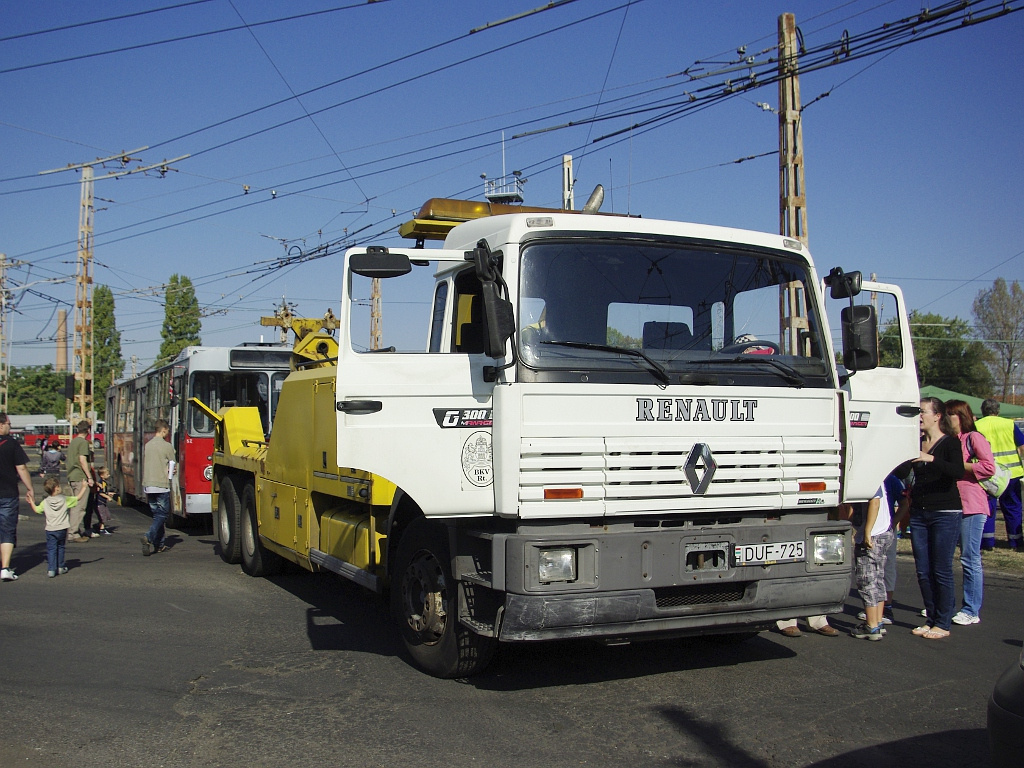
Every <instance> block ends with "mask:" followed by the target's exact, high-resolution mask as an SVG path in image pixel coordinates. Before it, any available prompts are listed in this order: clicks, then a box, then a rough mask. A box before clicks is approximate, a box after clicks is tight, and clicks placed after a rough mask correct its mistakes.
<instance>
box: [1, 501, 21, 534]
mask: <svg viewBox="0 0 1024 768" xmlns="http://www.w3.org/2000/svg"><path fill="white" fill-rule="evenodd" d="M20 502H21V497H20V496H5V497H3V498H0V544H14V545H15V546H17V544H18V507H19V504H20Z"/></svg>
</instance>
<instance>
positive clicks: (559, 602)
mask: <svg viewBox="0 0 1024 768" xmlns="http://www.w3.org/2000/svg"><path fill="white" fill-rule="evenodd" d="M736 586H737V587H740V585H736ZM849 589H850V574H849V573H848V572H847V573H830V574H822V575H813V576H808V575H802V576H799V577H795V578H781V579H770V580H763V581H753V582H748V583H746V584H744V585H742V588H741V590H740V591H738V592H737V593H736V595H734V596H739V599H738V600H729V601H728V602H722V603H718V604H714V603H712V604H706V603H704V602H703V600H702V598H700V597H699V596H698V595H699V593H698V592H697V591H696V590H694V591H693V595H694V596H695V599H697V600H698V602H697V603H696V604H693V605H687V604H686V603H687V602H688V597H687V594H686V592H685V591H684V590H682V589H674V590H673V589H665V590H659V589H628V590H621V591H617V592H605V593H599V594H591V595H520V594H506V595H505V604H504V610H503V611H502V612H501V619H500V629H499V634H498V637H499V639H501V640H504V641H527V640H555V639H559V638H579V637H593V638H618V637H639V636H648V637H658V636H662V637H677V636H684V635H698V634H708V633H714V632H715V631H721V632H731V631H742V630H743V629H757V628H763V627H765V626H767V625H769V624H771V623H772V622H774V621H776V620H779V619H792V618H800V617H804V616H815V615H819V614H827V613H836V612H838V611H841V610H842V607H843V602H844V600H845V598H846V595H847V594H848V592H849ZM680 601H681V602H682V603H683V604H682V605H677V604H676V603H678V602H680ZM666 603H668V604H669V607H662V606H665V605H666Z"/></svg>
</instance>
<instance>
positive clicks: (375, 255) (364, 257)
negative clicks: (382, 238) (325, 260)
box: [348, 245, 412, 278]
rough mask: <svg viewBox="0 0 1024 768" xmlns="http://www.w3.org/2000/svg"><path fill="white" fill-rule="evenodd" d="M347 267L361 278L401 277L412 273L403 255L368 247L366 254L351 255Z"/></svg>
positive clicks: (409, 264)
mask: <svg viewBox="0 0 1024 768" xmlns="http://www.w3.org/2000/svg"><path fill="white" fill-rule="evenodd" d="M348 267H349V269H351V270H352V272H353V273H355V274H357V275H360V276H361V277H376V278H387V277H401V276H402V275H407V274H409V273H410V272H412V263H411V262H410V261H409V257H408V256H406V255H405V254H403V253H390V252H389V251H388V249H387V248H382V247H380V246H372V245H371V246H370V247H368V248H367V249H366V253H353V254H352V257H351V258H350V259H349V260H348Z"/></svg>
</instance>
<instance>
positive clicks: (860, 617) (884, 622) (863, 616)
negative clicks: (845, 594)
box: [857, 611, 892, 634]
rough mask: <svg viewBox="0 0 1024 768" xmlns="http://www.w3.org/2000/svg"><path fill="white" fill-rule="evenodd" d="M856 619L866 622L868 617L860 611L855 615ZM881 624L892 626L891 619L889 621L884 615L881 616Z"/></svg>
mask: <svg viewBox="0 0 1024 768" xmlns="http://www.w3.org/2000/svg"><path fill="white" fill-rule="evenodd" d="M857 618H858V619H860V620H861V621H867V620H868V615H867V614H866V613H864V611H861V612H860V613H858V614H857ZM882 623H883V624H892V619H890V618H889V617H888V616H886V615H885V614H882ZM882 634H885V633H884V632H883V633H882Z"/></svg>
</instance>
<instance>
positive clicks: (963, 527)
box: [960, 515, 988, 616]
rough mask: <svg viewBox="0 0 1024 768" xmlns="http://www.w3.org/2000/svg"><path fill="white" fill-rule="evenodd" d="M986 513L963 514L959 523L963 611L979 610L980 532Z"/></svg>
mask: <svg viewBox="0 0 1024 768" xmlns="http://www.w3.org/2000/svg"><path fill="white" fill-rule="evenodd" d="M987 519H988V515H964V518H963V522H962V523H960V565H962V566H963V569H964V613H966V614H969V615H971V616H977V615H979V614H980V612H981V590H982V586H983V576H982V572H981V533H982V531H984V530H985V521H986V520H987Z"/></svg>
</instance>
